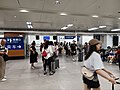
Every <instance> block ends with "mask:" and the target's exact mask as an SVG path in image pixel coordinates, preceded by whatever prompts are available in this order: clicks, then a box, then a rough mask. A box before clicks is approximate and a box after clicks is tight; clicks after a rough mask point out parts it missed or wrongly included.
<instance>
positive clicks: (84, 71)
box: [81, 66, 94, 80]
mask: <svg viewBox="0 0 120 90" xmlns="http://www.w3.org/2000/svg"><path fill="white" fill-rule="evenodd" d="M81 72H82V75H83V76H84V77H85V78H87V79H88V80H93V79H94V72H92V71H91V70H89V69H88V68H87V67H85V66H82V69H81Z"/></svg>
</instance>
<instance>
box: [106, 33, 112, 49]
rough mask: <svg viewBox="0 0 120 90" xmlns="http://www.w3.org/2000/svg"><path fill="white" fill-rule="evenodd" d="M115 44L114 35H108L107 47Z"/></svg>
mask: <svg viewBox="0 0 120 90" xmlns="http://www.w3.org/2000/svg"><path fill="white" fill-rule="evenodd" d="M107 46H110V47H112V46H113V35H106V47H107Z"/></svg>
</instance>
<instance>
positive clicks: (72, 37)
mask: <svg viewBox="0 0 120 90" xmlns="http://www.w3.org/2000/svg"><path fill="white" fill-rule="evenodd" d="M74 38H75V36H65V39H74Z"/></svg>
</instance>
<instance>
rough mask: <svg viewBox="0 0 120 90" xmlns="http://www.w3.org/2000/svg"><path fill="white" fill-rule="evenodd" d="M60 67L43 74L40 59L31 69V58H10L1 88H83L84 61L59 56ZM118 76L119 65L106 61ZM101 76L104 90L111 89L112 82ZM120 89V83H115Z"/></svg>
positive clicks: (2, 89)
mask: <svg viewBox="0 0 120 90" xmlns="http://www.w3.org/2000/svg"><path fill="white" fill-rule="evenodd" d="M59 58H60V68H59V69H58V70H56V73H55V74H54V75H52V76H49V75H43V68H42V62H41V60H40V59H39V62H38V64H36V66H37V67H38V69H34V70H31V69H30V64H29V59H24V60H9V61H8V62H7V68H6V75H7V81H5V82H0V90H83V84H82V75H81V72H80V69H81V65H82V62H73V61H72V60H71V59H70V57H65V56H62V57H59ZM104 64H105V67H106V68H108V69H110V70H112V71H113V72H114V73H115V75H116V76H117V77H120V71H119V70H118V66H117V65H110V64H108V63H104ZM99 78H100V82H101V88H102V90H111V83H110V82H108V81H107V80H105V79H104V78H102V77H99ZM115 90H120V85H115Z"/></svg>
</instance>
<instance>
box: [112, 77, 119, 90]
mask: <svg viewBox="0 0 120 90" xmlns="http://www.w3.org/2000/svg"><path fill="white" fill-rule="evenodd" d="M118 79H119V78H115V80H118ZM116 84H120V82H118V81H116ZM112 90H115V88H114V84H112Z"/></svg>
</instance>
